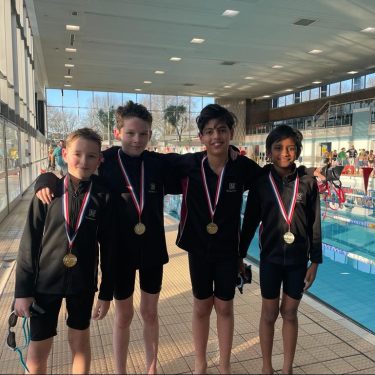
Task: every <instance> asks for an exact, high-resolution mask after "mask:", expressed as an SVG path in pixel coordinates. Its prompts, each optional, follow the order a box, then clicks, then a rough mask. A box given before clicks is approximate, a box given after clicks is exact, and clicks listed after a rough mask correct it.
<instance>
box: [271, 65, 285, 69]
mask: <svg viewBox="0 0 375 375" xmlns="http://www.w3.org/2000/svg"><path fill="white" fill-rule="evenodd" d="M281 68H283V66H282V65H273V66H272V69H281Z"/></svg>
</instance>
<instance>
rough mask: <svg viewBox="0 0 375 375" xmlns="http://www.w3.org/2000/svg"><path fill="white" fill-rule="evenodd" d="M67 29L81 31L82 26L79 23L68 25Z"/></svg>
mask: <svg viewBox="0 0 375 375" xmlns="http://www.w3.org/2000/svg"><path fill="white" fill-rule="evenodd" d="M66 29H67V30H69V31H79V29H80V27H79V26H78V25H66Z"/></svg>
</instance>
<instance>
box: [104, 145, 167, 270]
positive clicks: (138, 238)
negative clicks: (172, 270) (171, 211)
mask: <svg viewBox="0 0 375 375" xmlns="http://www.w3.org/2000/svg"><path fill="white" fill-rule="evenodd" d="M119 149H120V147H111V148H109V149H108V150H105V151H104V152H103V156H104V161H103V163H102V164H101V165H100V167H99V175H100V176H102V177H103V178H105V180H106V181H107V182H108V184H109V185H110V187H111V190H112V191H113V192H114V193H115V194H116V195H120V196H121V198H120V199H119V205H118V207H117V221H118V222H117V230H118V231H119V236H118V237H119V243H118V245H119V247H118V251H117V256H118V258H117V261H118V262H121V263H124V262H126V264H127V265H130V266H131V267H134V268H140V267H142V268H150V267H154V266H160V265H162V264H165V263H167V262H168V253H167V245H166V241H165V233H164V216H163V209H164V195H165V194H166V191H165V186H166V180H167V175H168V173H169V170H168V165H167V164H166V159H165V158H164V155H163V154H159V153H156V152H150V151H143V152H142V154H141V155H140V156H139V157H131V156H128V155H126V154H125V153H124V152H122V150H120V155H121V159H122V161H123V165H124V166H125V170H126V173H127V174H128V176H129V179H130V181H131V183H132V185H133V188H134V191H135V195H136V197H137V200H138V202H139V192H140V176H141V163H142V161H143V162H144V178H145V181H144V208H143V211H142V215H141V222H142V223H143V224H144V225H145V226H146V231H145V233H144V234H143V235H137V234H135V232H134V226H135V225H136V224H137V223H138V222H139V217H138V211H137V209H136V207H135V205H134V203H133V200H132V197H131V195H130V193H129V189H128V188H127V186H126V183H125V179H124V176H123V174H122V171H121V169H120V166H119V163H118V156H117V155H118V150H119Z"/></svg>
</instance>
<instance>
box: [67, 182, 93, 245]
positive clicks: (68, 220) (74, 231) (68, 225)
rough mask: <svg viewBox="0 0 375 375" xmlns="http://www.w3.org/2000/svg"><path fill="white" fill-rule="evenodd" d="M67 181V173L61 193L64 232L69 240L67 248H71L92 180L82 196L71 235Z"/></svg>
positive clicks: (87, 200) (88, 198)
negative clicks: (62, 192)
mask: <svg viewBox="0 0 375 375" xmlns="http://www.w3.org/2000/svg"><path fill="white" fill-rule="evenodd" d="M68 183H69V175H66V176H65V178H64V194H63V212H64V218H65V232H66V236H67V237H68V242H69V250H71V249H72V247H73V243H74V240H75V238H76V237H77V234H78V229H79V227H80V225H81V223H82V220H83V217H84V215H85V211H86V208H87V205H88V203H89V200H90V195H91V187H92V182H91V183H90V186H89V189H88V190H87V192H86V193H85V196H84V197H83V201H82V204H81V208H80V209H79V213H78V217H77V221H76V224H75V227H74V230H73V235H70V229H69V228H70V218H69V194H68Z"/></svg>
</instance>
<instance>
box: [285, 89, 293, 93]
mask: <svg viewBox="0 0 375 375" xmlns="http://www.w3.org/2000/svg"><path fill="white" fill-rule="evenodd" d="M285 91H287V92H291V91H293V89H286V90H285Z"/></svg>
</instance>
